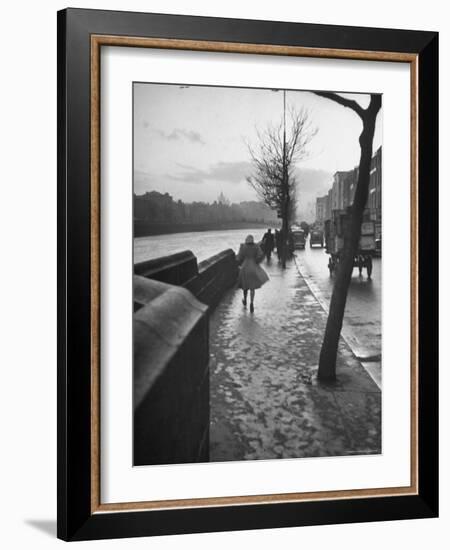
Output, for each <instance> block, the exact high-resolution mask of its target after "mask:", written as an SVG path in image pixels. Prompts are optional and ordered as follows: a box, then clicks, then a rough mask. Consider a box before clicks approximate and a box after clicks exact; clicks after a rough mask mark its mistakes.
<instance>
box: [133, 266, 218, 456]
mask: <svg viewBox="0 0 450 550" xmlns="http://www.w3.org/2000/svg"><path fill="white" fill-rule="evenodd" d="M134 292H135V303H137V302H136V300H138V303H139V304H140V308H139V309H138V311H137V312H136V313H135V314H134V318H133V330H134V335H133V342H134V365H133V369H134V373H133V374H134V377H133V388H134V389H133V405H134V426H133V434H134V442H133V448H134V456H133V464H134V465H136V466H137V465H145V464H181V463H186V462H207V461H208V459H209V364H208V363H209V345H208V315H207V309H208V308H207V306H206V305H204V304H202V303H200V302H199V301H198V300H197V299H196V298H195V297H194V296H193V295H192V294H191V293H190V292H189V291H188V290H186V289H184V288H180V287H176V286H172V285H167V284H164V283H161V282H158V281H152V280H149V279H146V278H145V277H140V276H136V275H135V277H134Z"/></svg>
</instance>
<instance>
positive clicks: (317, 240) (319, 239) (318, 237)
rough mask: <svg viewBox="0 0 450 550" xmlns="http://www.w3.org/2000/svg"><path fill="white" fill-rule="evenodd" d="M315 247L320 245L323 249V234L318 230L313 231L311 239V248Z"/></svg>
mask: <svg viewBox="0 0 450 550" xmlns="http://www.w3.org/2000/svg"><path fill="white" fill-rule="evenodd" d="M315 245H319V246H320V248H323V232H322V231H319V230H318V229H314V230H313V231H311V235H310V237H309V246H310V247H311V248H312V247H313V246H315Z"/></svg>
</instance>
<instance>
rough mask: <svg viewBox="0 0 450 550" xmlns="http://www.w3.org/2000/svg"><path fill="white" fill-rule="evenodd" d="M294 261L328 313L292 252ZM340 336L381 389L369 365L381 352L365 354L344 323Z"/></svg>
mask: <svg viewBox="0 0 450 550" xmlns="http://www.w3.org/2000/svg"><path fill="white" fill-rule="evenodd" d="M294 263H295V267H296V269H297V272H298V274H299V275H300V277H302V279H303V280H304V281H305V283H306V286H307V287H308V288H309V290H310V292H311V294H312V295H313V296H314V298H315V299H316V301H317V303H318V304H319V305H320V306H321V307H322V309H323V310H324V311H325V313H326V314H327V315H328V302H327V301H325V300H324V299H323V298H322V296H321V293H320V291H319V290H318V289H317V288H315V285H312V284H311V281H309V280H308V278H307V277H306V276H305V275H303V273H302V271H301V269H300V266H299V264H298V263H297V256H296V255H295V254H294ZM341 338H342V339H343V340H344V342H345V343H346V344H347V346H348V347H349V348H350V351H351V352H352V354H353V356H354V357H355V359H357V360H358V361H359V362H360V363H361V365H362V367H363V368H364V370H365V371H366V372H367V374H368V375H369V376H370V378H371V379H372V380H373V381H374V383H375V384H376V386H377V387H378V389H379V390H380V391H382V383H381V380H379V379H378V377H377V376H375V375H374V369H373V368H372V365H369V364H370V363H372V364H373V363H376V362H380V361H381V353H380V354H378V355H373V354H367V353H366V354H365V353H364V348H363V346H361V345H360V344H359V341H358V339H357V338H356V336H355V335H354V334H353V333H352V331H351V329H350V328H349V327H348V326H346V325H345V324H343V325H342V329H341Z"/></svg>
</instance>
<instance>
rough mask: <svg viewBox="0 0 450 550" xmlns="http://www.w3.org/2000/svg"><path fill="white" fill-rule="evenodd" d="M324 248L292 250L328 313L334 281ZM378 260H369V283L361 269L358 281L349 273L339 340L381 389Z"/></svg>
mask: <svg viewBox="0 0 450 550" xmlns="http://www.w3.org/2000/svg"><path fill="white" fill-rule="evenodd" d="M328 258H329V256H328V254H326V253H325V249H324V248H320V247H314V248H310V246H309V241H308V242H307V244H306V248H305V250H296V252H295V261H296V264H297V266H298V268H299V271H300V273H301V274H302V275H303V277H304V278H305V280H306V282H307V284H308V285H309V286H310V288H311V290H312V292H313V293H314V294H315V295H316V297H317V299H318V300H319V302H320V303H321V304H322V306H323V307H324V309H326V311H328V307H329V303H330V299H331V294H332V292H333V283H334V277H330V274H329V271H328V267H327V266H328ZM381 276H382V273H381V258H374V259H373V271H372V277H371V279H368V278H367V272H366V270H365V269H363V274H362V277H360V276H359V271H358V269H357V268H355V269H354V270H353V276H352V281H351V283H350V288H349V293H348V296H347V304H346V308H345V315H344V328H343V336H344V337H345V338H346V340H347V342H348V343H349V345H350V346H351V348H352V350H353V351H354V352H355V354H356V356H357V357H359V358H361V360H362V361H363V362H364V366H365V367H366V368H367V369H368V370H369V371H370V373H371V375H372V376H373V378H374V379H375V381H376V382H377V383H378V384H379V385H380V386H381Z"/></svg>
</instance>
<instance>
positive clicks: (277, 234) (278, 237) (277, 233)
mask: <svg viewBox="0 0 450 550" xmlns="http://www.w3.org/2000/svg"><path fill="white" fill-rule="evenodd" d="M281 242H282V237H281V231H278V229H275V245H276V247H277V256H278V261H280V260H281V246H282V245H281Z"/></svg>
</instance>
